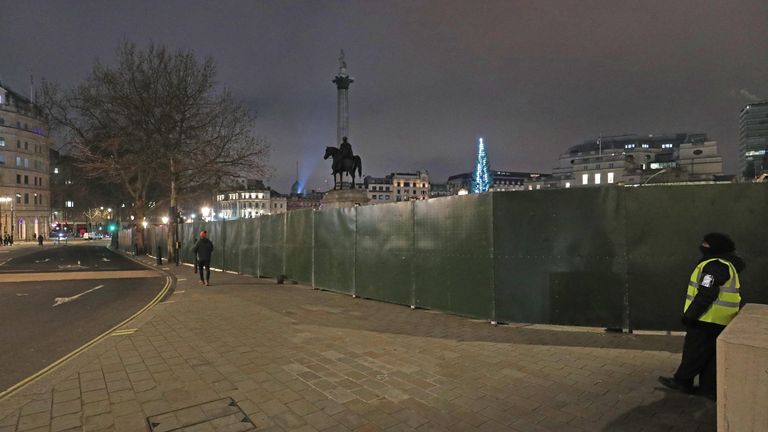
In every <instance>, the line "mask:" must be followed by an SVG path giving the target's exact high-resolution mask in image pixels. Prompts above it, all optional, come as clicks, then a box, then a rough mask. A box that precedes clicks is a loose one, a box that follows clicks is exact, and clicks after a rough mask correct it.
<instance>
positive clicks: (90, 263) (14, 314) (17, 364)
mask: <svg viewBox="0 0 768 432" xmlns="http://www.w3.org/2000/svg"><path fill="white" fill-rule="evenodd" d="M105 246H106V243H105V242H98V243H95V242H93V243H92V242H89V243H80V244H72V243H70V244H69V245H66V246H63V245H62V246H53V245H48V246H45V247H43V248H39V247H37V249H35V248H33V247H26V248H19V249H17V250H14V251H12V252H7V253H5V254H0V263H1V264H0V347H2V349H0V393H2V392H3V391H4V390H6V389H8V388H10V387H11V386H13V385H14V384H16V383H18V382H20V381H22V380H24V379H25V378H27V377H28V376H30V375H32V374H34V373H36V372H38V371H40V370H42V369H44V368H45V367H47V366H48V365H50V364H51V363H53V362H55V361H56V360H58V359H60V358H61V357H63V356H65V355H67V354H69V353H70V352H72V351H73V350H75V349H77V348H79V347H80V346H82V345H83V344H85V343H87V342H89V341H90V340H92V339H93V338H95V337H97V336H99V335H101V334H103V333H104V332H106V331H107V330H109V329H110V328H112V327H114V326H115V325H116V324H118V323H120V322H121V321H123V320H125V319H126V318H128V317H130V316H131V315H133V314H134V313H136V312H137V311H138V310H140V309H141V308H143V307H144V306H145V305H147V304H148V303H149V302H151V301H152V299H153V298H155V296H157V294H158V292H160V291H161V290H162V288H163V286H164V285H165V277H162V276H161V275H160V274H159V273H157V272H154V271H152V270H149V269H147V268H146V267H144V266H142V265H140V264H137V263H135V262H133V261H131V260H129V259H127V258H125V257H123V256H120V255H118V254H116V253H113V252H112V251H110V250H108V249H107V248H106V247H105ZM13 247H14V248H15V247H16V246H13Z"/></svg>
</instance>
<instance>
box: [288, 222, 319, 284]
mask: <svg viewBox="0 0 768 432" xmlns="http://www.w3.org/2000/svg"><path fill="white" fill-rule="evenodd" d="M313 213H314V212H313V211H312V210H311V209H307V210H297V211H292V212H289V213H286V222H285V223H286V226H285V245H284V248H283V251H284V253H285V258H284V262H285V276H286V277H287V278H288V279H292V280H295V281H298V282H301V283H303V284H307V285H312V244H313V235H314V224H313V218H314V215H313Z"/></svg>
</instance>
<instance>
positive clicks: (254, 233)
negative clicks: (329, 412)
mask: <svg viewBox="0 0 768 432" xmlns="http://www.w3.org/2000/svg"><path fill="white" fill-rule="evenodd" d="M260 224H261V218H255V219H246V220H244V221H243V226H242V236H241V238H240V239H239V240H238V241H237V250H238V253H239V254H240V272H241V273H243V274H247V275H251V276H258V275H259V226H260Z"/></svg>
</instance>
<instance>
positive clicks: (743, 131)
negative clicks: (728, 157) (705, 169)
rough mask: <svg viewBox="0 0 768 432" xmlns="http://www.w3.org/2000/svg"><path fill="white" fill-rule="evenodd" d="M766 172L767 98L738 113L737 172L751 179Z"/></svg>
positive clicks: (767, 144)
mask: <svg viewBox="0 0 768 432" xmlns="http://www.w3.org/2000/svg"><path fill="white" fill-rule="evenodd" d="M767 172H768V100H765V101H762V102H757V103H752V104H749V105H747V106H745V107H744V108H743V109H742V110H741V112H740V113H739V174H740V175H741V176H742V177H743V178H744V179H753V178H755V177H758V176H760V175H761V174H765V173H767Z"/></svg>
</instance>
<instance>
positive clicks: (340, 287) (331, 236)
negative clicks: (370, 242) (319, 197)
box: [315, 208, 355, 294]
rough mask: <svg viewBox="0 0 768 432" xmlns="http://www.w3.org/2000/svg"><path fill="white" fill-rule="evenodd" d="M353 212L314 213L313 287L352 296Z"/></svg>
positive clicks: (335, 210) (336, 210) (328, 211)
mask: <svg viewBox="0 0 768 432" xmlns="http://www.w3.org/2000/svg"><path fill="white" fill-rule="evenodd" d="M354 264H355V209H354V208H344V209H323V210H321V211H319V212H317V213H315V286H316V287H317V288H322V289H326V290H329V291H337V292H342V293H348V294H352V293H353V273H354Z"/></svg>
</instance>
